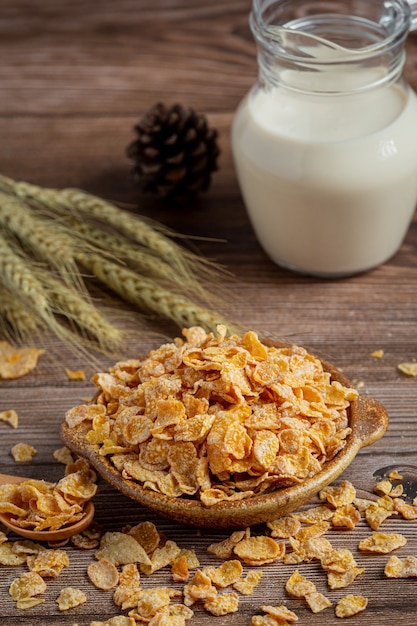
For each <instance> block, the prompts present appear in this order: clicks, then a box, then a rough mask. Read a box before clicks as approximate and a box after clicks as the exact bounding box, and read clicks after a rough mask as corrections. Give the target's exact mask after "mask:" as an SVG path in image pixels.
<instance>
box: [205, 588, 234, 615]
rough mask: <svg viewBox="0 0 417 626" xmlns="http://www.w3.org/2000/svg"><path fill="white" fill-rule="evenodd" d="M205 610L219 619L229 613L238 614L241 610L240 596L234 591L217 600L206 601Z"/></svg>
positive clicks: (216, 598)
mask: <svg viewBox="0 0 417 626" xmlns="http://www.w3.org/2000/svg"><path fill="white" fill-rule="evenodd" d="M204 608H205V610H206V611H208V612H209V613H211V614H212V615H215V616H217V617H218V616H220V615H228V614H229V613H236V611H237V610H238V609H239V596H238V595H237V593H234V592H233V591H231V592H229V593H223V594H222V595H218V596H216V597H215V598H211V599H209V600H206V601H205V602H204Z"/></svg>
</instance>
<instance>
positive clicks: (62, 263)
mask: <svg viewBox="0 0 417 626" xmlns="http://www.w3.org/2000/svg"><path fill="white" fill-rule="evenodd" d="M0 223H1V224H3V225H4V226H5V227H6V228H7V229H8V230H9V231H10V232H11V233H13V234H14V235H15V236H16V237H17V238H18V239H19V240H20V241H21V242H22V243H24V244H25V245H26V246H28V248H29V249H30V250H31V252H32V253H33V254H34V255H35V257H38V258H40V259H41V260H43V261H46V262H47V263H48V264H49V265H50V266H51V267H53V268H55V269H57V270H58V271H59V273H60V274H61V276H62V277H63V278H64V280H65V282H67V283H68V284H74V285H76V286H77V288H78V289H80V290H84V291H85V289H84V285H83V280H82V277H81V274H80V272H79V269H78V267H77V264H76V262H75V260H74V246H75V245H84V247H87V243H84V244H82V243H81V242H80V241H78V242H77V241H74V238H73V237H70V236H69V233H68V231H67V230H66V229H65V228H64V227H63V226H62V225H61V224H57V223H56V221H55V222H54V223H51V220H48V219H47V218H45V217H42V216H40V215H39V214H38V213H36V212H35V211H34V210H33V209H32V208H30V207H29V206H27V205H26V204H25V203H24V201H23V200H22V199H20V198H17V197H14V196H11V195H10V194H7V193H3V192H2V191H0Z"/></svg>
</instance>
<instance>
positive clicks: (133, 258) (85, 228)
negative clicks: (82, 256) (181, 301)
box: [69, 218, 186, 289]
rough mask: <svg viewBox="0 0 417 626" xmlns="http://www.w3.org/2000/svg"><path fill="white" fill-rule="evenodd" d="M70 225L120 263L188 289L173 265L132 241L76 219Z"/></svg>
mask: <svg viewBox="0 0 417 626" xmlns="http://www.w3.org/2000/svg"><path fill="white" fill-rule="evenodd" d="M69 224H70V225H71V226H72V227H73V228H74V229H75V230H76V231H77V232H78V233H79V234H80V235H82V236H83V237H85V238H86V239H87V240H89V241H91V243H92V244H93V245H94V246H96V247H100V248H102V249H103V250H104V251H105V252H106V253H108V254H109V255H111V256H114V257H116V258H117V259H118V260H120V261H125V262H127V263H128V264H129V265H130V266H133V267H134V268H137V269H138V270H140V271H141V272H142V273H144V274H145V275H147V276H152V277H154V278H159V279H163V280H164V281H168V282H169V283H174V284H178V285H180V286H181V288H182V289H186V285H184V284H183V281H182V280H181V276H179V274H178V273H177V272H176V271H175V269H174V268H173V267H171V265H169V264H168V263H167V262H166V261H164V260H163V259H161V258H160V257H158V256H155V255H154V254H152V253H151V252H149V251H147V250H145V249H143V248H142V247H141V246H139V245H137V244H135V243H133V242H132V241H129V240H128V239H125V238H124V237H121V236H118V235H116V234H114V233H112V232H109V231H104V230H102V229H100V228H96V227H94V226H93V225H92V224H88V223H86V222H82V221H80V220H78V219H75V218H73V219H72V220H71V221H70V222H69Z"/></svg>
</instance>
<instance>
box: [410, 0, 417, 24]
mask: <svg viewBox="0 0 417 626" xmlns="http://www.w3.org/2000/svg"><path fill="white" fill-rule="evenodd" d="M408 4H409V5H410V9H411V24H410V31H413V30H417V0H408Z"/></svg>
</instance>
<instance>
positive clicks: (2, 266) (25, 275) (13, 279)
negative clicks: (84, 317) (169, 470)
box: [0, 236, 73, 341]
mask: <svg viewBox="0 0 417 626" xmlns="http://www.w3.org/2000/svg"><path fill="white" fill-rule="evenodd" d="M0 276H1V280H2V284H3V287H4V288H5V289H7V291H8V292H9V293H11V294H12V295H13V297H15V298H19V300H20V302H21V303H22V306H24V307H25V308H26V309H27V310H28V311H30V312H32V314H34V315H37V316H38V317H39V318H40V319H41V320H42V321H43V322H44V323H45V324H46V326H47V327H48V328H49V329H50V330H52V332H54V333H55V334H56V335H57V336H58V337H60V338H61V339H63V340H68V339H70V340H71V333H69V331H67V330H66V329H65V328H63V327H62V326H61V325H60V324H59V323H58V322H57V321H56V319H55V318H54V315H53V313H52V310H51V306H50V303H49V300H48V295H47V292H46V290H45V288H44V286H43V284H42V282H41V281H40V280H39V279H38V278H37V277H36V274H35V272H34V271H33V270H32V268H31V267H30V266H29V264H28V263H27V262H26V261H25V259H24V258H22V256H21V255H20V254H19V252H17V251H16V250H15V249H14V248H13V246H12V245H10V244H9V242H7V241H6V239H5V238H4V237H2V236H0ZM71 341H73V339H72V340H71Z"/></svg>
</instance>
